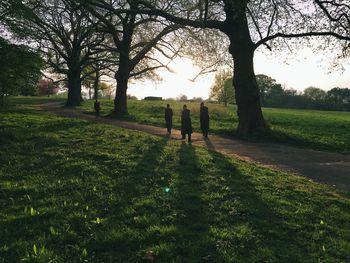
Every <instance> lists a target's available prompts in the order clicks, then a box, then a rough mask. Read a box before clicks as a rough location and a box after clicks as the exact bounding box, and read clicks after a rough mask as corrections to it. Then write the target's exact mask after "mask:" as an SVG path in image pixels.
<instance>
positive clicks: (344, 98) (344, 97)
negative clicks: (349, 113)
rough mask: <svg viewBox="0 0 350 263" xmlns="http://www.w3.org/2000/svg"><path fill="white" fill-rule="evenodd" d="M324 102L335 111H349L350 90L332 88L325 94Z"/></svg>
mask: <svg viewBox="0 0 350 263" xmlns="http://www.w3.org/2000/svg"><path fill="white" fill-rule="evenodd" d="M326 101H327V102H328V103H329V104H331V105H333V106H334V107H336V108H337V109H346V110H350V89H348V88H343V89H342V88H339V87H336V88H333V89H331V90H329V91H328V92H327V95H326Z"/></svg>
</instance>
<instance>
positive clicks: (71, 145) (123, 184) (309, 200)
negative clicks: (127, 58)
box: [0, 106, 350, 262]
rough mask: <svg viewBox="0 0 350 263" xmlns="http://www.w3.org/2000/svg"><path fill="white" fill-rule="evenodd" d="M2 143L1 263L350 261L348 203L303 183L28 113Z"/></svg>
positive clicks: (17, 114) (3, 121) (10, 115)
mask: <svg viewBox="0 0 350 263" xmlns="http://www.w3.org/2000/svg"><path fill="white" fill-rule="evenodd" d="M0 145H1V152H0V163H1V166H0V178H1V179H0V236H1V240H0V255H1V256H0V262H19V261H20V260H21V259H23V260H28V261H31V262H49V260H52V261H51V262H80V261H82V262H83V261H84V260H88V261H89V262H90V261H92V262H140V261H142V258H143V256H144V254H145V252H146V251H148V250H153V251H154V252H155V254H156V262H199V261H203V262H206V261H208V262H317V261H321V262H348V261H350V256H349V251H350V209H349V207H350V196H349V194H345V193H339V192H336V191H335V190H333V189H332V188H329V187H327V186H322V185H319V184H315V183H312V182H310V181H308V180H306V179H304V178H300V177H295V176H291V175H288V174H284V173H277V172H273V171H270V170H267V169H263V168H259V167H257V166H254V165H250V164H247V163H245V162H241V161H237V160H234V159H230V158H226V157H224V156H222V155H220V154H217V153H214V152H211V151H208V150H207V149H204V148H199V147H193V146H191V145H188V144H181V142H178V141H167V140H165V139H163V138H159V137H154V136H149V135H147V134H144V133H140V132H131V131H127V130H123V129H118V128H116V127H112V126H107V125H102V124H94V123H89V122H84V121H79V120H74V119H64V118H58V117H55V116H53V115H50V114H45V113H43V112H39V111H37V110H35V108H29V107H28V106H22V107H19V108H15V109H14V108H13V109H12V110H9V111H6V112H4V111H0ZM165 187H169V188H170V190H171V191H170V192H169V193H166V192H165V191H164V189H165Z"/></svg>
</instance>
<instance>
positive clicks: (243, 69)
mask: <svg viewBox="0 0 350 263" xmlns="http://www.w3.org/2000/svg"><path fill="white" fill-rule="evenodd" d="M235 4H236V5H238V7H236V8H238V9H240V10H241V11H238V12H236V13H234V12H229V11H230V10H229V9H228V10H227V13H226V14H227V15H228V16H230V17H228V19H227V20H226V23H227V24H226V28H225V30H224V32H225V33H226V34H227V36H228V37H229V39H230V48H229V52H230V53H231V55H232V58H233V61H234V75H233V85H234V88H235V92H236V104H237V115H238V133H239V134H240V135H243V136H245V135H247V134H248V133H250V132H254V131H259V130H264V129H265V128H266V124H265V121H264V117H263V115H262V111H261V104H260V94H259V87H258V84H257V82H256V78H255V73H254V61H253V59H254V50H255V49H254V44H253V41H252V40H251V38H250V32H249V27H248V21H247V18H246V15H245V5H246V4H245V3H243V2H235ZM228 8H229V7H228ZM231 10H232V9H231ZM236 10H237V9H236Z"/></svg>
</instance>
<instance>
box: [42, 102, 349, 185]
mask: <svg viewBox="0 0 350 263" xmlns="http://www.w3.org/2000/svg"><path fill="white" fill-rule="evenodd" d="M43 108H44V109H45V110H49V111H51V112H54V113H56V114H58V115H60V116H64V117H72V118H79V119H84V120H89V121H95V122H102V123H107V124H112V125H116V126H118V127H122V128H125V129H131V130H137V131H143V132H147V133H150V134H153V135H158V136H163V137H168V138H171V139H178V140H180V138H181V135H180V131H179V130H172V134H171V136H169V135H167V134H166V129H165V128H160V127H155V126H151V125H145V124H139V123H135V122H128V121H120V120H113V119H108V118H98V119H96V118H95V116H93V115H88V114H84V113H80V112H74V111H71V110H68V109H64V108H58V107H57V103H56V104H54V103H52V104H45V105H44V106H43ZM192 144H193V145H200V146H204V147H207V148H209V149H211V150H215V151H217V152H220V153H223V154H225V155H227V156H233V157H236V158H239V159H242V160H246V161H250V162H254V163H257V164H259V165H261V166H264V167H269V168H272V169H277V170H282V171H287V172H291V173H295V174H298V175H302V176H305V177H308V178H310V179H312V180H314V181H317V182H320V183H325V184H329V185H332V186H335V187H337V188H339V189H342V190H345V191H350V155H342V154H336V153H329V152H321V151H315V150H310V149H303V148H296V147H292V146H286V145H282V144H274V143H252V142H247V141H241V140H235V139H230V138H225V137H223V136H218V135H209V138H208V139H206V140H205V139H204V138H203V137H202V135H201V134H199V133H193V134H192Z"/></svg>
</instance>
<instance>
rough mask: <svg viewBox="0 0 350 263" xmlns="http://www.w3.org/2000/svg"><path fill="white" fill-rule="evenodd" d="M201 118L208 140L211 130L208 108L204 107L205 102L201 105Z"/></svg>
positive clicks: (202, 127)
mask: <svg viewBox="0 0 350 263" xmlns="http://www.w3.org/2000/svg"><path fill="white" fill-rule="evenodd" d="M199 118H200V122H201V130H202V133H203V136H204V137H205V138H207V137H208V130H209V112H208V107H206V106H204V102H202V103H201V107H200V114H199Z"/></svg>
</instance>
